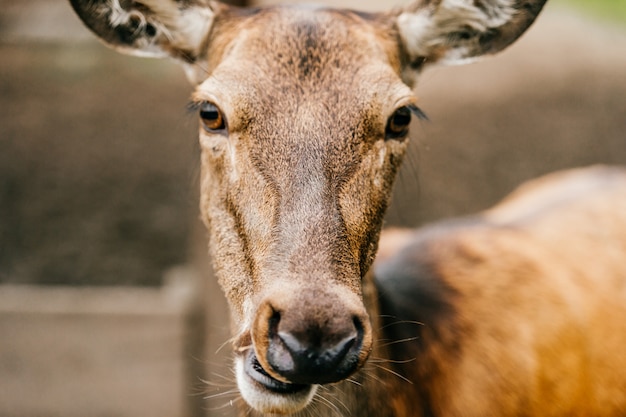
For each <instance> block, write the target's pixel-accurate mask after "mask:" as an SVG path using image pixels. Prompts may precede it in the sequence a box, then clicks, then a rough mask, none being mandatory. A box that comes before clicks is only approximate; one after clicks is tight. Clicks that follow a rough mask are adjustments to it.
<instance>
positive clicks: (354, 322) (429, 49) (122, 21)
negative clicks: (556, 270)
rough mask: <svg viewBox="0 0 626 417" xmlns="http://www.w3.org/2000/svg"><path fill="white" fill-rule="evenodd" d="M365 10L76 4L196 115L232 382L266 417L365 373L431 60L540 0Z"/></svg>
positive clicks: (515, 23)
mask: <svg viewBox="0 0 626 417" xmlns="http://www.w3.org/2000/svg"><path fill="white" fill-rule="evenodd" d="M518 3H520V2H517V1H513V0H511V1H495V0H494V1H483V2H471V1H468V2H464V1H452V0H450V1H433V2H419V3H417V4H415V5H414V6H412V7H410V8H408V9H406V10H403V11H398V12H397V13H389V14H377V15H365V14H359V13H355V12H350V11H334V10H329V9H312V8H306V9H301V8H280V7H278V8H269V9H255V10H250V11H248V10H245V9H234V8H230V7H226V6H223V5H220V4H218V3H209V4H205V3H203V2H201V1H199V0H197V1H193V0H187V1H180V2H175V1H173V0H162V1H158V0H143V1H141V2H134V1H129V0H126V1H122V0H111V1H106V2H99V1H91V2H90V1H87V2H81V1H78V0H75V1H73V6H74V8H75V9H76V11H77V12H78V14H79V15H80V16H81V18H83V20H84V21H85V23H86V24H87V25H88V26H89V27H90V28H92V29H93V30H94V31H95V32H96V33H98V34H99V35H100V36H101V38H102V39H104V40H105V42H107V43H108V44H109V45H111V46H113V47H115V48H117V49H119V50H121V51H123V52H130V53H135V54H142V55H146V54H147V55H152V56H173V57H175V58H176V59H179V60H180V61H182V62H183V64H184V66H185V67H186V69H187V74H188V76H189V78H190V80H192V81H193V82H194V83H195V84H196V90H195V92H194V94H193V101H194V103H195V106H196V107H197V109H198V112H199V115H200V143H201V148H202V170H203V172H202V197H201V198H202V202H201V210H202V217H203V219H204V221H205V223H206V225H207V227H208V228H209V230H210V236H211V248H212V254H213V257H214V259H215V263H216V265H217V272H218V276H219V280H220V284H221V286H222V288H223V289H224V292H225V294H226V297H227V298H228V301H229V304H230V307H231V316H232V327H233V333H234V336H235V337H234V348H235V349H234V351H235V364H236V375H237V382H238V386H239V388H240V391H241V393H242V395H243V397H244V399H245V400H246V401H247V402H248V404H250V405H251V406H252V407H253V408H255V409H256V410H258V411H262V412H267V413H283V414H284V413H290V412H296V411H298V410H301V409H303V408H305V407H306V406H307V404H308V403H309V402H310V400H311V398H312V396H313V395H314V392H315V390H316V388H315V387H317V386H319V385H322V384H328V383H334V382H338V381H341V380H344V379H346V378H347V377H349V376H350V375H351V374H352V373H354V372H355V371H356V370H357V369H359V367H360V366H362V365H363V363H364V362H365V361H366V359H367V357H368V354H369V352H370V350H371V348H372V339H373V337H372V328H371V325H370V320H369V317H368V312H367V310H366V306H365V305H364V302H363V295H362V280H363V279H364V276H365V274H366V272H367V270H368V268H369V266H370V264H371V262H372V260H373V257H374V254H375V252H376V246H377V241H378V235H379V231H380V228H381V223H382V218H383V215H384V212H385V208H386V206H387V201H388V199H389V194H390V190H391V187H392V184H393V180H394V177H395V174H396V171H397V169H398V167H399V164H400V161H401V159H402V155H403V153H404V151H405V148H406V146H407V134H408V127H409V122H410V119H411V114H412V113H413V114H416V115H420V114H421V113H420V112H419V110H418V109H417V107H416V105H415V103H416V99H415V97H414V96H413V93H412V90H411V87H412V84H413V82H414V75H415V74H416V73H417V72H419V70H420V69H421V68H422V67H423V66H424V65H426V64H429V63H434V62H442V61H461V60H465V59H467V58H473V57H475V56H477V55H480V54H483V53H490V52H496V51H498V50H500V49H502V48H503V47H505V46H506V45H508V44H509V43H511V42H512V41H513V40H514V39H515V38H517V36H519V34H520V33H521V32H523V31H524V30H525V29H526V27H528V25H529V24H530V23H531V22H532V20H533V19H534V16H535V15H536V14H537V13H538V12H539V10H540V9H541V6H542V4H543V1H538V2H534V3H533V2H527V3H528V6H526V5H524V6H522V5H519V4H518Z"/></svg>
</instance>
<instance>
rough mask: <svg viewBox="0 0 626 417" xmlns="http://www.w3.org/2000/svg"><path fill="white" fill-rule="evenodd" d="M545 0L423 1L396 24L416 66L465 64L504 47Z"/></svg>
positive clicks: (410, 61) (412, 6)
mask: <svg viewBox="0 0 626 417" xmlns="http://www.w3.org/2000/svg"><path fill="white" fill-rule="evenodd" d="M545 2H546V0H420V1H418V2H417V3H415V4H412V5H410V6H409V7H407V8H406V9H404V10H401V11H400V13H399V14H398V15H397V21H396V22H397V27H398V31H399V34H400V38H401V41H402V43H403V47H404V50H405V52H406V54H407V58H408V59H407V62H408V63H409V65H410V66H412V67H413V68H419V67H421V64H429V63H441V64H461V63H465V62H466V61H470V60H472V59H475V58H477V57H479V56H481V55H485V54H493V53H496V52H499V51H501V50H502V49H504V48H506V47H507V46H509V45H510V44H512V43H513V42H514V41H515V40H516V39H517V38H519V37H520V36H521V35H522V33H524V31H526V29H528V27H529V26H530V25H531V24H532V23H533V21H534V20H535V18H536V17H537V15H538V14H539V12H540V11H541V9H542V8H543V5H544V4H545Z"/></svg>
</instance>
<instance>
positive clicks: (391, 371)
mask: <svg viewBox="0 0 626 417" xmlns="http://www.w3.org/2000/svg"><path fill="white" fill-rule="evenodd" d="M372 365H374V366H375V367H377V368H378V369H380V370H383V371H385V372H389V373H390V374H392V375H395V376H397V377H398V378H400V379H402V380H403V381H406V382H408V383H409V384H411V385H413V381H411V380H410V379H408V378H407V377H405V376H404V375H401V374H399V373H397V372H396V371H394V370H392V369H389V368H386V367H384V366H382V365H378V364H377V363H372Z"/></svg>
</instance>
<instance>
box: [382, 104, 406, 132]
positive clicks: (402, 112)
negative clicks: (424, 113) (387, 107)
mask: <svg viewBox="0 0 626 417" xmlns="http://www.w3.org/2000/svg"><path fill="white" fill-rule="evenodd" d="M410 124H411V109H410V108H409V106H404V107H400V108H399V109H397V110H396V111H395V112H394V113H393V114H392V115H391V117H390V118H389V120H388V121H387V127H386V129H385V137H386V138H387V139H398V138H401V137H404V136H406V135H407V134H408V133H409V125H410Z"/></svg>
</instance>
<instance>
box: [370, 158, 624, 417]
mask: <svg viewBox="0 0 626 417" xmlns="http://www.w3.org/2000/svg"><path fill="white" fill-rule="evenodd" d="M380 244H381V248H384V247H385V246H386V245H393V246H394V251H393V253H383V255H384V256H383V257H382V258H381V259H378V260H377V261H376V263H375V266H374V271H375V274H376V280H377V287H378V289H379V291H380V294H381V310H382V311H383V314H384V316H383V317H384V319H383V321H384V323H385V327H384V329H385V330H384V332H385V336H384V337H385V339H389V340H407V339H410V340H414V341H413V342H411V343H398V344H393V345H390V347H389V355H390V357H392V358H394V359H395V360H396V361H398V364H397V365H396V366H395V368H394V369H395V370H396V371H397V372H398V373H400V374H402V375H404V376H406V377H407V378H408V379H410V380H411V381H413V382H414V385H412V386H411V389H410V390H407V392H410V394H408V395H409V397H407V399H406V401H409V398H412V397H411V396H415V397H418V398H422V400H421V401H418V402H419V403H421V404H423V405H425V406H426V407H427V408H428V412H427V413H426V414H425V415H435V416H461V415H463V416H485V415H493V416H514V415H532V416H622V415H624V410H626V372H624V370H625V369H626V355H624V354H623V353H622V352H623V346H624V343H626V322H625V321H624V320H623V317H625V314H626V262H624V260H626V170H624V169H618V168H605V167H593V168H588V169H581V170H573V171H566V172H563V173H557V174H552V175H549V176H546V177H543V178H541V179H539V180H534V181H531V182H529V183H527V184H526V185H524V186H522V187H520V188H519V189H518V190H517V191H516V192H514V193H513V194H512V195H511V196H510V197H508V198H507V199H505V200H504V201H503V202H502V203H500V204H499V205H498V206H496V207H495V208H494V209H492V210H488V211H486V212H484V213H482V214H480V215H477V216H474V217H469V218H466V219H461V220H454V221H448V222H441V223H437V224H434V225H432V226H429V227H426V228H423V229H422V230H419V231H410V230H391V231H389V233H388V234H386V233H383V235H382V237H381V242H380ZM416 322H419V323H420V324H419V325H418V324H415V323H416Z"/></svg>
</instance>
